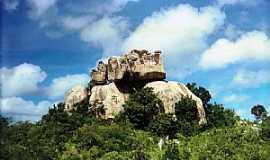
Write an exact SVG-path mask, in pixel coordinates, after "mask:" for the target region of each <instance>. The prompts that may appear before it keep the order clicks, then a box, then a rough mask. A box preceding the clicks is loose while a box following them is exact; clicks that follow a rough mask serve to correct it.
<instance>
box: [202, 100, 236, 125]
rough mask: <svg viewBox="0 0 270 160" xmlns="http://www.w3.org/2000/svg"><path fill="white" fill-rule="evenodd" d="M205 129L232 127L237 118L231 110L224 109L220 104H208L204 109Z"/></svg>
mask: <svg viewBox="0 0 270 160" xmlns="http://www.w3.org/2000/svg"><path fill="white" fill-rule="evenodd" d="M205 112H206V118H207V127H208V128H212V127H228V126H233V125H234V124H235V123H236V122H237V121H238V120H239V117H238V116H237V115H236V114H235V112H234V111H233V110H231V109H225V108H224V107H223V105H221V104H208V105H207V108H205Z"/></svg>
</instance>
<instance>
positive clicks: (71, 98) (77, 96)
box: [65, 85, 88, 111]
mask: <svg viewBox="0 0 270 160" xmlns="http://www.w3.org/2000/svg"><path fill="white" fill-rule="evenodd" d="M87 96H88V93H87V90H86V88H85V87H84V86H82V85H76V86H74V87H72V88H71V89H70V90H68V91H67V92H66V94H65V110H66V111H70V110H72V109H74V106H75V105H76V104H78V103H80V102H82V101H84V100H85V99H87Z"/></svg>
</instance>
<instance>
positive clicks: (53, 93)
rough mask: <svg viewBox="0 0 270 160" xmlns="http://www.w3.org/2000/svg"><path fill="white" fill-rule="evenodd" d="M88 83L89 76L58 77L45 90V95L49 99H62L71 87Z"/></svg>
mask: <svg viewBox="0 0 270 160" xmlns="http://www.w3.org/2000/svg"><path fill="white" fill-rule="evenodd" d="M88 81H89V76H88V75H87V74H73V75H66V76H64V77H58V78H55V79H53V81H52V83H51V84H50V86H49V87H48V88H47V94H48V96H49V98H50V99H61V98H63V96H64V94H65V92H66V91H68V90H69V89H70V88H71V87H73V86H75V85H77V84H82V85H86V84H87V83H88Z"/></svg>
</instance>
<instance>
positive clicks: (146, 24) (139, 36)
mask: <svg viewBox="0 0 270 160" xmlns="http://www.w3.org/2000/svg"><path fill="white" fill-rule="evenodd" d="M224 19H225V14H224V13H223V12H221V11H220V10H219V9H218V8H215V7H211V6H210V7H204V8H200V9H198V8H194V7H192V6H190V5H183V4H180V5H178V6H176V7H173V8H169V9H166V10H161V11H159V12H155V13H153V14H152V15H151V16H150V17H146V18H145V19H144V21H143V23H142V24H140V25H139V26H138V27H137V28H136V30H135V31H134V32H133V33H132V34H131V35H130V36H129V37H128V38H127V39H126V40H125V42H124V44H123V50H124V51H128V50H131V49H134V48H137V49H147V50H151V51H153V50H161V51H163V53H164V55H165V58H166V61H167V62H170V64H167V70H168V71H169V72H171V73H175V72H173V71H172V70H178V75H180V74H183V72H189V70H190V67H193V66H194V65H196V64H195V63H196V61H195V62H194V60H195V59H197V57H198V55H197V54H200V53H201V52H202V51H203V50H204V49H206V48H207V41H206V39H207V37H208V36H209V35H210V34H212V33H213V32H215V31H216V30H217V29H218V28H219V27H220V26H222V25H223V23H224ZM179 62H181V64H179ZM178 75H176V74H174V75H173V74H171V75H170V76H175V77H177V76H178Z"/></svg>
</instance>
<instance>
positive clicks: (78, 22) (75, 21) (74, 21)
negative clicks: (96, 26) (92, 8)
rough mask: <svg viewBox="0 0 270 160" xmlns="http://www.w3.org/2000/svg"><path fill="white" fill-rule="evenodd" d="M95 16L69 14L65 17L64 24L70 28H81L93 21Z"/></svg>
mask: <svg viewBox="0 0 270 160" xmlns="http://www.w3.org/2000/svg"><path fill="white" fill-rule="evenodd" d="M93 18H94V17H93V16H89V15H85V16H78V17H72V16H67V17H64V18H63V26H64V27H65V28H66V29H68V30H79V29H82V28H84V27H85V26H87V25H88V24H89V23H90V22H92V21H93Z"/></svg>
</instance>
